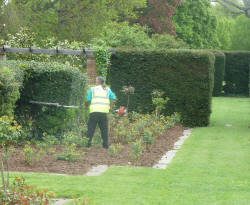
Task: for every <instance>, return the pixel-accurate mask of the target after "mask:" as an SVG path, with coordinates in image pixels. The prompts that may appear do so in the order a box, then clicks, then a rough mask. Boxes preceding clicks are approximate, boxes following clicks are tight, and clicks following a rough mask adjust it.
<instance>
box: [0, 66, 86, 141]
mask: <svg viewBox="0 0 250 205" xmlns="http://www.w3.org/2000/svg"><path fill="white" fill-rule="evenodd" d="M1 64H2V65H3V64H7V65H8V66H9V67H12V68H13V67H15V68H16V69H18V68H19V69H20V70H23V71H24V81H23V89H22V90H21V95H20V99H19V100H18V101H17V108H16V110H15V113H16V115H17V117H18V119H19V122H21V123H22V124H24V123H25V122H26V121H27V119H32V121H33V130H34V133H33V134H34V135H35V136H39V137H40V136H41V134H42V133H43V132H47V133H48V134H55V135H56V134H60V133H61V132H63V131H64V130H65V129H70V128H71V127H72V126H74V125H73V121H74V119H76V117H77V113H78V112H79V111H78V110H75V109H65V108H56V107H51V106H43V105H37V104H31V103H30V101H31V100H32V101H40V102H49V103H59V104H61V105H82V104H83V102H84V101H83V98H84V95H85V84H86V77H85V75H83V74H81V73H80V71H79V70H77V69H72V68H70V67H68V66H65V65H63V64H58V63H39V62H34V61H31V62H21V61H3V62H1ZM1 64H0V66H1Z"/></svg>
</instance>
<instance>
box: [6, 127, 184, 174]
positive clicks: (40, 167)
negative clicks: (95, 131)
mask: <svg viewBox="0 0 250 205" xmlns="http://www.w3.org/2000/svg"><path fill="white" fill-rule="evenodd" d="M184 129H185V128H184V127H183V126H181V125H176V126H175V127H173V128H170V129H168V130H167V131H166V132H165V133H164V134H163V135H162V136H160V137H158V138H157V140H156V141H155V142H154V143H153V144H152V145H151V146H150V147H149V148H148V149H145V150H144V151H143V154H142V156H141V157H140V158H139V159H138V160H137V161H135V160H133V159H132V158H131V154H130V151H131V148H130V146H129V145H124V147H123V149H122V151H121V152H120V153H119V154H118V155H117V156H115V157H114V156H112V155H111V154H110V151H109V150H107V149H104V148H102V147H91V148H90V149H81V150H80V149H79V150H78V151H79V152H82V151H83V152H84V154H83V155H82V156H81V158H80V160H79V161H76V162H68V161H62V160H57V156H58V155H59V154H60V153H62V151H63V148H62V147H61V146H55V148H56V151H55V152H54V153H53V154H50V155H45V156H44V157H42V158H41V160H40V161H39V162H37V163H35V164H34V165H33V166H30V165H28V164H27V163H26V162H25V160H24V157H23V155H22V154H21V152H22V148H21V147H19V148H17V149H16V151H15V153H13V155H12V158H11V160H10V163H9V167H10V170H11V171H17V172H40V173H58V174H71V175H82V174H85V173H86V172H88V171H89V170H90V169H91V167H92V166H95V165H104V164H105V165H108V166H110V165H121V166H143V167H152V166H153V165H154V164H156V163H157V162H158V161H159V160H160V159H161V157H162V156H163V155H164V154H165V153H166V152H167V151H169V150H171V149H172V148H173V145H174V143H175V142H176V141H177V140H178V139H179V137H181V136H182V135H183V131H184Z"/></svg>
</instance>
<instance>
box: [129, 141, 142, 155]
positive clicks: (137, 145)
mask: <svg viewBox="0 0 250 205" xmlns="http://www.w3.org/2000/svg"><path fill="white" fill-rule="evenodd" d="M129 144H130V146H131V148H132V152H131V157H132V158H133V160H138V159H139V158H140V156H141V155H142V152H143V150H144V147H143V146H142V141H141V140H136V141H135V142H129Z"/></svg>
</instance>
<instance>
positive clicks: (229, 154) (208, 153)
mask: <svg viewBox="0 0 250 205" xmlns="http://www.w3.org/2000/svg"><path fill="white" fill-rule="evenodd" d="M225 124H232V127H226V126H225ZM249 125H250V101H249V98H214V99H213V114H212V116H211V126H210V127H204V128H195V129H193V132H192V135H191V136H190V138H189V139H188V140H187V141H186V142H185V144H184V145H183V147H182V148H181V150H180V151H179V152H178V153H177V155H176V157H175V158H174V160H173V162H172V163H171V165H170V166H169V167H168V169H166V170H156V169H152V168H135V167H111V168H109V169H108V171H107V172H106V173H105V174H103V175H102V176H99V177H87V176H60V175H47V174H30V173H29V174H27V173H25V174H22V175H24V176H25V177H26V179H27V182H28V183H29V184H32V185H37V186H39V187H42V188H46V189H48V190H51V191H54V192H55V193H56V196H57V197H68V198H71V197H72V196H76V197H83V198H85V197H88V198H89V199H91V200H93V201H94V202H95V203H94V204H97V205H104V204H105V205H127V204H129V205H141V204H148V205H157V204H162V205H166V204H167V205H168V204H170V205H171V204H174V205H179V204H183V205H189V204H197V205H203V204H207V205H208V204H209V205H211V204H216V205H217V204H223V205H224V204H225V205H233V204H239V205H249V204H250V129H249V128H248V126H249ZM16 175H19V174H17V173H12V177H14V176H16Z"/></svg>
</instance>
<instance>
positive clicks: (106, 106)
mask: <svg viewBox="0 0 250 205" xmlns="http://www.w3.org/2000/svg"><path fill="white" fill-rule="evenodd" d="M115 100H116V96H115V94H114V93H113V92H112V91H111V89H110V88H107V87H106V85H105V80H104V78H103V77H101V76H99V77H97V78H96V86H95V87H92V88H91V89H90V91H89V94H88V98H87V102H86V107H87V108H88V107H89V111H90V115H89V122H88V138H89V141H88V147H90V146H91V141H92V138H93V135H94V132H95V128H96V125H97V124H98V126H99V127H100V130H101V135H102V140H103V147H104V148H108V147H109V143H108V113H109V110H110V108H111V107H112V105H113V103H114V102H115Z"/></svg>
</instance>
